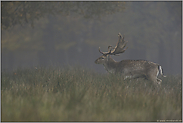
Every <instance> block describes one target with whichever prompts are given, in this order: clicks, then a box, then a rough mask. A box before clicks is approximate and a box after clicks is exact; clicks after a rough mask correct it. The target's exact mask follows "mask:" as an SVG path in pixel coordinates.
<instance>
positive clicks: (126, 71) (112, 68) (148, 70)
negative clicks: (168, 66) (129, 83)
mask: <svg viewBox="0 0 183 123" xmlns="http://www.w3.org/2000/svg"><path fill="white" fill-rule="evenodd" d="M118 36H119V41H118V43H117V45H116V47H115V48H114V50H113V51H111V49H110V47H111V46H109V47H108V52H101V51H100V48H99V52H100V53H102V54H103V55H102V56H100V57H99V58H98V59H97V60H96V61H95V63H96V64H103V66H104V68H105V69H106V70H107V71H108V72H109V73H114V74H121V76H122V77H123V78H124V79H127V78H138V77H143V78H146V79H148V80H150V81H152V82H153V83H154V84H156V85H157V84H161V82H162V80H160V79H158V78H157V76H158V74H159V73H160V74H161V75H162V76H163V74H162V69H161V66H160V65H159V64H156V63H153V62H150V61H146V60H122V61H120V62H117V61H115V60H114V59H112V58H111V56H110V55H116V54H119V53H123V52H124V51H125V50H126V49H124V47H125V46H126V42H125V41H124V37H123V38H122V37H121V35H120V34H119V35H118ZM163 77H165V76H163Z"/></svg>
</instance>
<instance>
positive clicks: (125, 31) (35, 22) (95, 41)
mask: <svg viewBox="0 0 183 123" xmlns="http://www.w3.org/2000/svg"><path fill="white" fill-rule="evenodd" d="M1 10H2V11H1V20H2V21H1V30H2V41H1V42H2V43H1V44H2V68H3V69H2V70H13V69H16V68H18V67H35V66H50V65H54V66H63V65H72V64H81V65H83V66H86V67H90V68H93V69H96V70H97V71H99V72H104V71H105V70H104V69H103V68H102V66H98V65H96V64H94V61H95V59H97V57H99V56H100V55H101V54H100V53H99V52H98V47H99V46H100V47H101V50H102V51H106V50H107V46H108V45H112V46H115V44H116V42H117V41H118V37H117V34H118V33H119V32H120V33H121V34H122V35H124V36H125V40H127V41H129V42H128V44H127V46H128V47H129V48H128V50H127V51H126V52H125V53H124V54H122V55H121V56H120V57H113V58H114V59H115V60H117V61H119V60H122V59H145V60H150V61H153V62H156V63H159V64H160V65H162V67H163V68H164V73H165V74H181V34H182V33H181V27H182V25H181V23H182V20H181V17H182V13H181V12H182V2H178V1H177V2H120V1H119V2H30V1H27V2H1Z"/></svg>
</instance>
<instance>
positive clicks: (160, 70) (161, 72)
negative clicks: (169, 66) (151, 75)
mask: <svg viewBox="0 0 183 123" xmlns="http://www.w3.org/2000/svg"><path fill="white" fill-rule="evenodd" d="M158 69H159V72H160V74H161V76H163V77H166V76H165V75H163V70H162V68H161V66H160V65H159V66H158Z"/></svg>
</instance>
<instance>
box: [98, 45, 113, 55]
mask: <svg viewBox="0 0 183 123" xmlns="http://www.w3.org/2000/svg"><path fill="white" fill-rule="evenodd" d="M111 47H112V46H111ZM99 52H100V53H102V54H103V55H107V54H108V53H109V52H102V51H101V50H100V47H99Z"/></svg>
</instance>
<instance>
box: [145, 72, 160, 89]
mask: <svg viewBox="0 0 183 123" xmlns="http://www.w3.org/2000/svg"><path fill="white" fill-rule="evenodd" d="M157 75H158V73H156V74H152V73H149V75H148V79H149V80H150V81H151V82H153V85H154V86H156V87H158V88H159V87H161V82H162V80H161V79H158V78H157Z"/></svg>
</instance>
